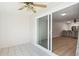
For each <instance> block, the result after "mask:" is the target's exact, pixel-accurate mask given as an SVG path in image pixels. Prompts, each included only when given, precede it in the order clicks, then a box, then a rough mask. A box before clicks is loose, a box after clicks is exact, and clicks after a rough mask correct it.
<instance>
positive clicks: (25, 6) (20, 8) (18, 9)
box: [18, 5, 27, 10]
mask: <svg viewBox="0 0 79 59" xmlns="http://www.w3.org/2000/svg"><path fill="white" fill-rule="evenodd" d="M25 7H27V6H26V5H25V6H23V7H21V8H19V9H18V10H22V9H24V8H25Z"/></svg>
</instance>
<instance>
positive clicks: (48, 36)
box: [47, 15, 50, 50]
mask: <svg viewBox="0 0 79 59" xmlns="http://www.w3.org/2000/svg"><path fill="white" fill-rule="evenodd" d="M47 16H48V17H47V18H48V19H47V20H48V40H47V42H48V44H47V47H48V50H49V49H50V46H49V37H50V36H49V34H50V32H49V28H50V27H49V15H47Z"/></svg>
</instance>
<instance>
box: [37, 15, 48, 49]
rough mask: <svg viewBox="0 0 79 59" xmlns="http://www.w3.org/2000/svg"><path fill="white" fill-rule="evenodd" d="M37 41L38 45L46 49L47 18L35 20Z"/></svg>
mask: <svg viewBox="0 0 79 59" xmlns="http://www.w3.org/2000/svg"><path fill="white" fill-rule="evenodd" d="M37 39H38V44H39V45H41V46H43V47H45V48H48V16H44V17H41V18H39V19H38V20H37Z"/></svg>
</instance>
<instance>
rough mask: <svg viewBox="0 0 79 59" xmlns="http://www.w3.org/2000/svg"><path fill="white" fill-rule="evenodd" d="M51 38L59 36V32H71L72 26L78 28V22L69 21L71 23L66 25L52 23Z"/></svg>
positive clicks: (65, 23) (63, 23)
mask: <svg viewBox="0 0 79 59" xmlns="http://www.w3.org/2000/svg"><path fill="white" fill-rule="evenodd" d="M52 26H53V37H58V36H60V35H61V32H62V31H63V30H71V27H72V26H79V22H76V23H74V22H73V21H71V23H70V24H69V25H68V24H67V22H55V21H54V22H53V25H52Z"/></svg>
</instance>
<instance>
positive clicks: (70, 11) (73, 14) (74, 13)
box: [53, 3, 79, 21]
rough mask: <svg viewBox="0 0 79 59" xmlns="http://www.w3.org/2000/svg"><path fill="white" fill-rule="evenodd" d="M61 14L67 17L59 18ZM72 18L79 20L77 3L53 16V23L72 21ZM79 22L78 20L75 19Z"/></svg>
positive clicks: (78, 5)
mask: <svg viewBox="0 0 79 59" xmlns="http://www.w3.org/2000/svg"><path fill="white" fill-rule="evenodd" d="M62 13H66V14H67V15H65V16H61V14H62ZM74 18H79V3H78V4H75V5H73V6H70V7H68V8H65V9H63V10H60V11H57V12H55V13H54V14H53V19H54V21H73V19H74ZM77 20H78V21H79V19H77Z"/></svg>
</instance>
